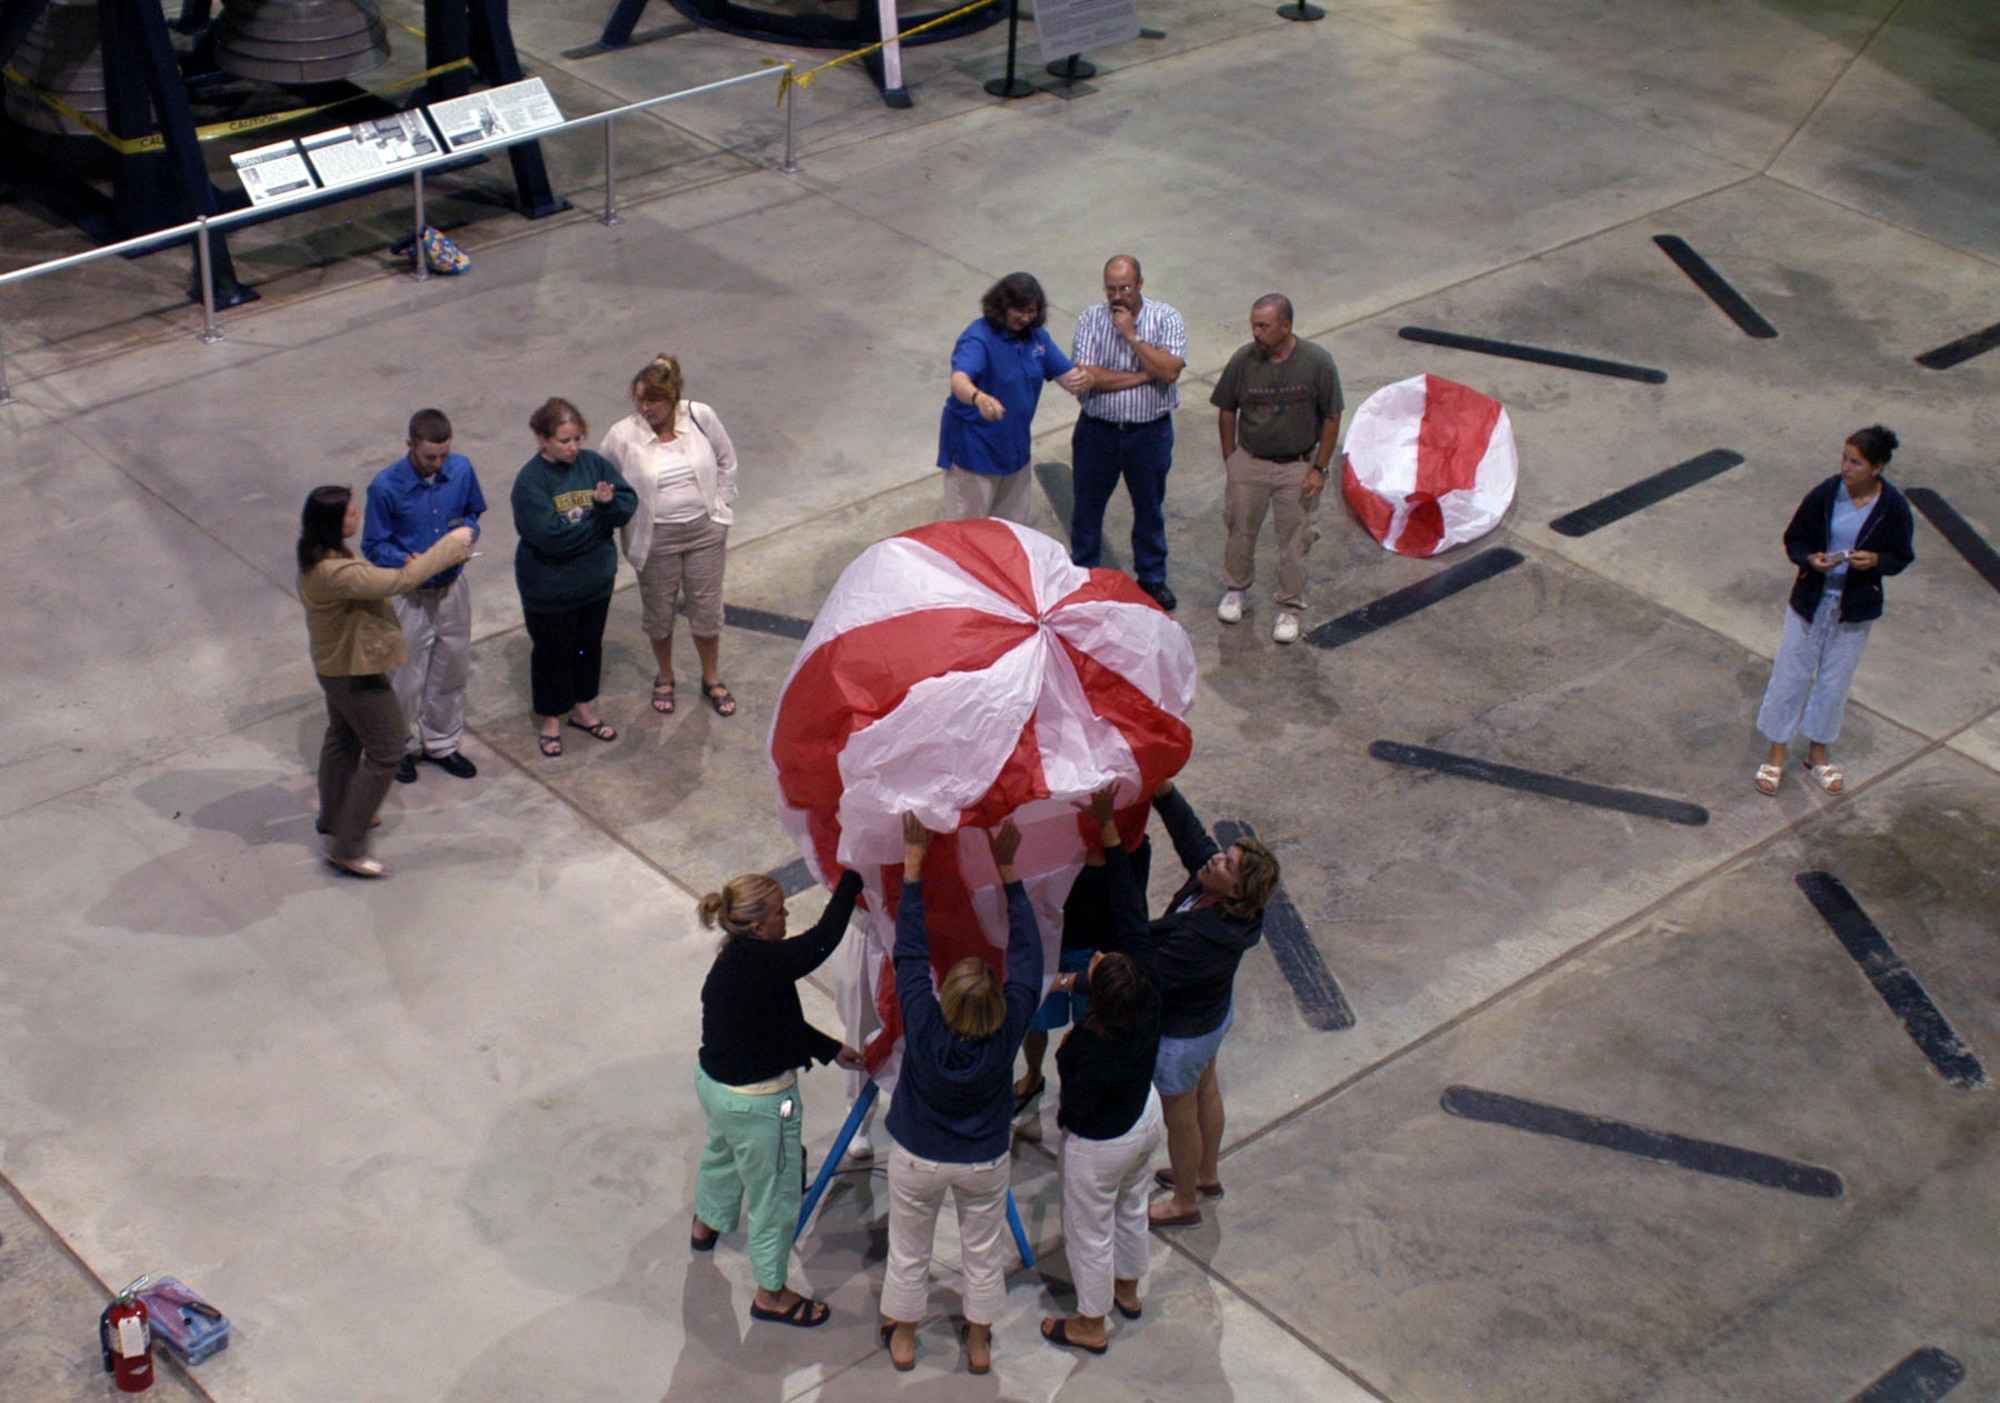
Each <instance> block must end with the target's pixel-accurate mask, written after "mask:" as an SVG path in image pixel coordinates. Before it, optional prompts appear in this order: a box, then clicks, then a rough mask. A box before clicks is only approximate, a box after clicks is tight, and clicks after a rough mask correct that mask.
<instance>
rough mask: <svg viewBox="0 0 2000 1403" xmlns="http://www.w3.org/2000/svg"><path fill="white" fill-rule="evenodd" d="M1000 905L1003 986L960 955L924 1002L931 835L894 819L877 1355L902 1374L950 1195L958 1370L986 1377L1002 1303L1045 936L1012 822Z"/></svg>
mask: <svg viewBox="0 0 2000 1403" xmlns="http://www.w3.org/2000/svg"><path fill="white" fill-rule="evenodd" d="M988 841H989V843H990V844H991V846H992V851H993V862H994V865H995V866H996V867H998V868H999V870H1000V881H1001V884H1002V886H1003V887H1004V888H1005V891H1006V894H1007V977H1006V979H1005V980H1004V981H1003V980H1002V979H1001V978H1000V976H999V975H998V974H996V973H995V972H994V970H993V969H992V967H991V966H989V965H988V964H987V963H986V962H985V961H984V960H982V959H980V958H979V957H978V956H976V955H968V956H966V957H965V958H964V959H962V960H960V961H958V962H957V963H956V964H954V965H953V966H952V967H951V968H950V969H949V970H948V971H946V973H945V976H944V979H943V981H942V982H941V983H940V984H939V986H938V988H937V990H936V991H935V992H933V991H932V989H931V955H930V935H929V932H928V930H927V929H926V928H925V925H924V893H923V882H922V881H921V880H920V879H921V877H922V875H923V865H924V855H925V853H927V852H928V851H929V850H930V844H931V835H930V834H929V833H928V832H927V831H925V829H924V826H923V824H922V823H920V822H918V820H917V818H916V816H915V815H914V814H906V815H905V816H904V819H903V893H902V897H901V904H900V905H899V906H898V908H897V911H896V950H895V958H896V998H897V1002H898V1003H899V1004H900V1006H901V1008H902V1015H903V1070H902V1074H901V1076H900V1077H899V1078H898V1079H897V1082H896V1091H895V1095H894V1096H893V1097H892V1098H891V1099H890V1102H889V1118H888V1127H889V1135H890V1138H891V1139H893V1140H894V1141H895V1146H894V1148H893V1149H891V1150H890V1152H889V1261H888V1265H887V1266H886V1267H885V1268H884V1270H883V1273H882V1343H883V1344H884V1345H886V1346H887V1347H888V1350H889V1360H890V1362H891V1363H893V1364H894V1365H895V1366H896V1367H897V1368H898V1369H914V1368H915V1367H916V1364H917V1325H918V1324H919V1322H921V1321H922V1320H923V1317H924V1312H925V1309H926V1306H927V1303H928V1299H929V1294H930V1265H931V1243H932V1238H933V1236H934V1235H935V1233H936V1231H937V1219H938V1212H939V1210H940V1209H941V1208H942V1207H943V1206H944V1200H945V1196H946V1195H947V1194H949V1195H950V1196H951V1199H952V1202H953V1204H954V1205H955V1206H956V1207H957V1209H958V1240H959V1265H960V1267H961V1269H962V1270H963V1272H964V1275H965V1292H964V1300H965V1331H964V1337H965V1366H966V1368H967V1370H968V1371H970V1372H971V1373H974V1374H984V1373H986V1372H987V1371H988V1370H989V1369H991V1368H992V1367H993V1352H992V1344H993V1322H994V1320H995V1319H997V1318H998V1317H999V1314H1000V1311H1001V1309H1002V1307H1004V1306H1005V1305H1006V1303H1007V1280H1006V1274H1005V1268H1004V1259H1003V1256H1002V1254H1003V1252H1004V1251H1005V1246H1004V1243H1005V1239H1006V1235H1007V1180H1008V1177H1009V1171H1010V1170H1011V1168H1012V1163H1011V1161H1010V1160H1009V1159H1008V1155H1007V1147H1008V1142H1009V1139H1010V1137H1009V1134H1008V1127H1009V1124H1010V1123H1011V1121H1012V1120H1013V1115H1014V1054H1015V1053H1017V1052H1019V1051H1020V1050H1021V1039H1022V1038H1023V1037H1025V1036H1026V1035H1027V1032H1028V1020H1029V1019H1030V1018H1032V1017H1034V1014H1035V1009H1036V1008H1037V1007H1038V1006H1039V1005H1040V1004H1041V1002H1042V934H1041V930H1040V928H1039V927H1038V926H1037V925H1036V924H1035V910H1034V907H1032V906H1030V905H1029V904H1028V894H1027V890H1026V889H1025V888H1024V887H1023V886H1022V885H1021V874H1020V873H1019V872H1017V871H1016V870H1015V868H1014V854H1015V853H1016V852H1017V851H1018V850H1019V848H1020V846H1021V834H1020V832H1019V830H1017V829H1016V828H1015V827H1014V821H1013V820H1012V819H1011V818H1010V819H1008V820H1007V821H1006V822H1005V823H1003V824H1002V825H1001V826H1000V829H999V831H998V832H997V833H992V834H989V835H988Z"/></svg>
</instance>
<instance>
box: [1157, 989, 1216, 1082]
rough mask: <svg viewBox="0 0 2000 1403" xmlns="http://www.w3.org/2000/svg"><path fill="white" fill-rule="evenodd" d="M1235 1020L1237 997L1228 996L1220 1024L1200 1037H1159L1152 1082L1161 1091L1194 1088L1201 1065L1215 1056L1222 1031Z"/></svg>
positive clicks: (1199, 1079)
mask: <svg viewBox="0 0 2000 1403" xmlns="http://www.w3.org/2000/svg"><path fill="white" fill-rule="evenodd" d="M1235 1021H1236V1001H1235V1000H1234V999H1231V1000H1230V1001H1229V1011H1228V1012H1227V1013H1225V1014H1223V1015H1222V1022H1221V1024H1220V1025H1219V1026H1217V1027H1215V1028H1212V1029H1210V1030H1209V1031H1208V1032H1206V1033H1203V1034H1202V1035H1201V1036H1200V1037H1198V1038H1161V1039H1160V1056H1159V1059H1158V1060H1157V1061H1155V1062H1154V1063H1153V1086H1154V1087H1155V1088H1156V1089H1157V1090H1158V1091H1159V1093H1160V1095H1162V1096H1185V1095H1186V1094H1187V1093H1188V1092H1190V1091H1193V1090H1194V1089H1195V1087H1196V1086H1197V1085H1199V1084H1200V1082H1201V1074H1202V1069H1203V1068H1205V1067H1207V1066H1208V1064H1209V1063H1211V1062H1213V1061H1214V1060H1215V1054H1216V1050H1217V1049H1218V1048H1220V1047H1221V1046H1222V1035H1223V1034H1224V1033H1226V1032H1228V1031H1229V1025H1230V1024H1232V1023H1234V1022H1235Z"/></svg>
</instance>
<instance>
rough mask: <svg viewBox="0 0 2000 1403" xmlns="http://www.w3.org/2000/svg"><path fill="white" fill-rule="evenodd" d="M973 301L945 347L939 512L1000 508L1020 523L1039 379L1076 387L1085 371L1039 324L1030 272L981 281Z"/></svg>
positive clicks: (1043, 308) (1043, 310)
mask: <svg viewBox="0 0 2000 1403" xmlns="http://www.w3.org/2000/svg"><path fill="white" fill-rule="evenodd" d="M979 306H980V316H979V318H978V320H976V321H974V322H973V323H972V325H971V326H968V327H967V328H966V329H965V330H964V332H963V333H961V334H960V336H959V338H958V344H957V345H955V346H953V347H952V348H951V398H949V399H947V400H946V401H945V405H944V419H943V421H942V422H941V423H940V424H939V426H938V459H937V465H938V466H939V467H940V468H942V469H944V514H945V519H946V520H948V521H963V520H965V519H967V518H968V517H980V516H998V517H1005V518H1006V519H1007V520H1009V521H1018V522H1021V523H1023V524H1026V522H1027V520H1028V513H1029V510H1030V508H1031V506H1032V504H1033V500H1034V499H1033V495H1032V493H1033V484H1032V483H1031V482H1030V481H1029V478H1028V474H1027V473H1026V472H1025V471H1023V470H1024V469H1025V468H1026V467H1027V466H1028V435H1029V430H1030V428H1031V426H1032V425H1033V422H1034V418H1035V406H1036V405H1038V404H1040V403H1041V399H1042V382H1043V381H1045V380H1054V381H1056V382H1057V383H1058V384H1060V385H1061V386H1062V387H1063V388H1064V389H1065V390H1068V391H1069V392H1070V393H1071V394H1073V395H1080V394H1082V393H1083V392H1084V391H1085V390H1087V389H1089V388H1090V372H1089V371H1088V370H1084V369H1080V368H1078V367H1077V366H1075V365H1073V364H1072V363H1071V362H1070V358H1069V357H1068V356H1066V355H1064V354H1063V353H1062V350H1061V348H1060V347H1058V346H1057V345H1056V343H1055V341H1054V340H1053V339H1052V338H1051V337H1050V336H1049V333H1048V332H1047V331H1046V330H1044V329H1043V323H1045V322H1046V321H1048V319H1049V308H1048V302H1047V299H1045V298H1044V297H1043V296H1042V285H1041V284H1040V283H1038V282H1036V281H1035V279H1034V277H1033V276H1032V275H1031V274H1028V273H1009V274H1008V275H1007V276H1006V277H1004V278H1002V279H1001V280H1000V281H999V282H997V283H995V284H993V286H992V287H990V288H988V289H986V296H984V297H983V298H981V299H980V302H979Z"/></svg>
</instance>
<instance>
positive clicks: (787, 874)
mask: <svg viewBox="0 0 2000 1403" xmlns="http://www.w3.org/2000/svg"><path fill="white" fill-rule="evenodd" d="M768 875H769V877H770V878H771V880H772V881H774V882H776V883H777V884H778V888H779V890H781V891H783V892H784V894H785V895H786V896H797V895H798V894H799V893H800V892H802V891H804V890H806V889H807V888H808V887H813V886H817V885H818V883H816V882H814V881H813V875H812V872H811V871H810V870H809V869H808V868H807V867H806V860H805V859H804V858H802V857H795V858H793V859H792V860H791V861H790V862H788V863H786V864H785V865H784V866H783V867H780V868H779V869H778V870H777V871H775V872H772V873H769V874H768Z"/></svg>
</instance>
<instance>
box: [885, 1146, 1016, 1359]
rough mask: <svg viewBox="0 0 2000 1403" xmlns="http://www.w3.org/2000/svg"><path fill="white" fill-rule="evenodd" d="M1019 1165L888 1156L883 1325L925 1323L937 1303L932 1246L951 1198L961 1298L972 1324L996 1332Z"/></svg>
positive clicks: (902, 1152)
mask: <svg viewBox="0 0 2000 1403" xmlns="http://www.w3.org/2000/svg"><path fill="white" fill-rule="evenodd" d="M1012 1169H1013V1161H1011V1160H1010V1159H1008V1158H1007V1157H1006V1156H1005V1155H1002V1156H1001V1157H1000V1158H999V1159H994V1160H988V1161H986V1162H985V1163H984V1164H940V1163H939V1162H938V1161H936V1160H930V1159H919V1158H917V1157H916V1156H915V1155H913V1154H911V1153H910V1152H909V1151H908V1150H906V1149H904V1148H903V1147H902V1146H901V1145H897V1146H895V1147H893V1148H892V1149H891V1150H890V1151H889V1264H888V1267H887V1269H886V1270H885V1271H884V1272H883V1274H882V1317H883V1319H885V1320H922V1319H923V1318H924V1308H925V1306H926V1305H927V1304H928V1302H929V1299H930V1265H931V1246H932V1242H933V1240H934V1239H935V1238H936V1236H937V1220H938V1210H939V1209H941V1208H942V1207H944V1196H945V1194H947V1193H949V1194H950V1195H951V1196H952V1202H953V1205H954V1206H955V1207H956V1208H957V1209H958V1257H959V1265H960V1267H961V1268H962V1269H963V1271H964V1273H965V1286H964V1288H963V1289H962V1291H961V1292H960V1295H961V1297H962V1299H963V1300H964V1302H965V1318H966V1319H967V1320H968V1321H970V1322H971V1323H972V1324H974V1325H991V1324H992V1323H993V1322H994V1321H996V1320H998V1319H999V1318H1000V1312H1001V1311H1002V1310H1003V1309H1005V1308H1006V1305H1007V1276H1006V1258H1005V1255H1004V1253H1005V1250H1006V1249H1005V1242H1006V1237H1007V1181H1008V1178H1009V1177H1010V1172H1011V1170H1012Z"/></svg>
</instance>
